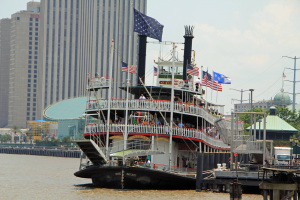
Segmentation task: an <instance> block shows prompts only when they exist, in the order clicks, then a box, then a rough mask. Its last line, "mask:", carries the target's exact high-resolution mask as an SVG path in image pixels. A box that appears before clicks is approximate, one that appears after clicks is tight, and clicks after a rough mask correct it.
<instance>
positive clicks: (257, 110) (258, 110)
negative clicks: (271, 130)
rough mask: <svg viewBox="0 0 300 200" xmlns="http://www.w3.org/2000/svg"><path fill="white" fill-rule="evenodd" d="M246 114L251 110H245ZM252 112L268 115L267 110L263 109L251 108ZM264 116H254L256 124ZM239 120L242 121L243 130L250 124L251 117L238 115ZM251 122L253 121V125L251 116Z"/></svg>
mask: <svg viewBox="0 0 300 200" xmlns="http://www.w3.org/2000/svg"><path fill="white" fill-rule="evenodd" d="M246 112H251V110H247V111H246ZM252 112H263V113H267V114H268V113H269V110H265V109H263V108H255V107H254V108H253V109H252ZM263 118H264V116H263V115H257V116H256V122H257V121H258V120H259V119H263ZM240 120H242V121H244V129H246V128H248V127H249V126H250V124H251V116H250V114H242V115H240ZM252 120H253V123H254V117H253V115H252Z"/></svg>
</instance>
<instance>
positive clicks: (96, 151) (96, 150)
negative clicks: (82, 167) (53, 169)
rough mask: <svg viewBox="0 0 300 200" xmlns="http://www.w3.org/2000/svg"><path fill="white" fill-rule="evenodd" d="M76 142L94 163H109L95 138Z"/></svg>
mask: <svg viewBox="0 0 300 200" xmlns="http://www.w3.org/2000/svg"><path fill="white" fill-rule="evenodd" d="M76 144H77V145H78V147H79V148H80V149H81V150H82V152H83V153H84V154H85V155H86V157H87V158H88V159H89V160H90V161H91V162H92V163H93V164H94V165H103V164H106V163H107V159H106V157H105V155H104V153H103V151H102V150H101V149H100V147H99V146H98V145H97V144H96V143H95V142H94V141H93V140H80V141H76Z"/></svg>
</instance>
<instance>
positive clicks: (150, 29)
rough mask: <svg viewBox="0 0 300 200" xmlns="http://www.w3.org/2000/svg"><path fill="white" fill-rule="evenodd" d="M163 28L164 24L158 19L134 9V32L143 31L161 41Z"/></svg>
mask: <svg viewBox="0 0 300 200" xmlns="http://www.w3.org/2000/svg"><path fill="white" fill-rule="evenodd" d="M163 28H164V25H162V24H160V23H159V22H158V21H157V20H156V19H153V18H151V17H148V16H147V15H144V14H143V13H141V12H140V11H138V10H136V9H134V32H138V33H141V34H143V35H146V36H148V37H151V38H154V39H157V40H159V41H160V42H161V38H162V33H163Z"/></svg>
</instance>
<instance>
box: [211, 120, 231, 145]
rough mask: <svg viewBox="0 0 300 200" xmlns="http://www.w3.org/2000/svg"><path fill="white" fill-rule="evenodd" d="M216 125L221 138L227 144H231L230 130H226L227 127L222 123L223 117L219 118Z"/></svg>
mask: <svg viewBox="0 0 300 200" xmlns="http://www.w3.org/2000/svg"><path fill="white" fill-rule="evenodd" d="M214 125H215V127H216V128H217V130H218V132H219V134H220V138H221V139H222V141H223V142H224V143H225V144H228V145H230V142H231V141H230V137H229V136H230V134H229V133H228V130H226V127H225V126H224V125H223V124H222V119H217V120H216V121H215V122H214Z"/></svg>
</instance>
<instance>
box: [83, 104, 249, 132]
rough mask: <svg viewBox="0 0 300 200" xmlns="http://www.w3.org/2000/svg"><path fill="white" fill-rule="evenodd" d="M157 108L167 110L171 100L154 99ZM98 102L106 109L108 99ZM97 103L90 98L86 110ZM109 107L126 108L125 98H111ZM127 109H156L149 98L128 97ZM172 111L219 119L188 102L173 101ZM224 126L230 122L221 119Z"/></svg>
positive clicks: (210, 121) (96, 107)
mask: <svg viewBox="0 0 300 200" xmlns="http://www.w3.org/2000/svg"><path fill="white" fill-rule="evenodd" d="M154 101H155V103H156V105H157V107H158V109H159V110H160V111H162V112H164V111H165V112H169V111H170V108H171V101H168V100H154ZM99 104H100V107H101V109H107V108H108V100H107V99H102V100H99ZM99 104H98V103H97V101H96V100H90V101H87V103H86V110H95V109H99ZM110 107H111V109H125V108H126V99H112V100H111V101H110ZM128 109H130V110H132V109H135V110H141V111H143V110H144V111H149V110H154V111H158V109H157V108H156V106H155V104H154V103H153V102H152V101H151V100H139V99H128ZM173 111H174V112H177V113H184V114H191V115H198V116H201V117H203V118H204V119H205V120H206V121H208V122H209V123H211V124H214V122H215V121H216V120H217V119H219V117H217V116H214V115H212V114H211V113H210V112H208V111H207V110H205V109H204V108H203V107H201V106H198V105H194V104H190V103H183V102H177V101H175V102H174V110H173ZM223 121H224V123H223V124H224V125H225V127H228V129H230V127H231V122H230V121H227V120H223ZM238 128H239V130H243V128H244V127H243V122H242V121H239V124H238Z"/></svg>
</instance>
